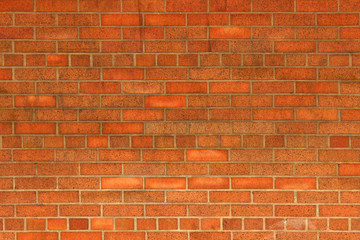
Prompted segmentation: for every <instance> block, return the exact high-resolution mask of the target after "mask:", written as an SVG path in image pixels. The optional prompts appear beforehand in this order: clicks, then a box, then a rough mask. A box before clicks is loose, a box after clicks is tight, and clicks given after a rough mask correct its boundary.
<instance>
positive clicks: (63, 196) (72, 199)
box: [38, 191, 79, 203]
mask: <svg viewBox="0 0 360 240" xmlns="http://www.w3.org/2000/svg"><path fill="white" fill-rule="evenodd" d="M38 198H39V202H40V203H77V202H79V193H78V192H75V191H71V192H66V191H61V192H60V191H59V192H39V196H38Z"/></svg>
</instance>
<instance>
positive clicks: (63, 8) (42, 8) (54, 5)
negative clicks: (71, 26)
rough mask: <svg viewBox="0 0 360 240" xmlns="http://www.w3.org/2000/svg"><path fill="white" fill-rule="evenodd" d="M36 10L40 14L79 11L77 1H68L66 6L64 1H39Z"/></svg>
mask: <svg viewBox="0 0 360 240" xmlns="http://www.w3.org/2000/svg"><path fill="white" fill-rule="evenodd" d="M36 10H37V11H39V12H74V11H77V1H76V0H66V4H64V2H63V1H59V0H56V1H51V2H48V1H46V0H38V1H37V2H36Z"/></svg>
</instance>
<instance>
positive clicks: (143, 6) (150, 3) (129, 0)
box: [122, 0, 164, 12]
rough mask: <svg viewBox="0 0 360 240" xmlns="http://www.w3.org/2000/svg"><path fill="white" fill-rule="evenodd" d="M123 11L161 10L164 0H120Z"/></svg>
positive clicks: (162, 9)
mask: <svg viewBox="0 0 360 240" xmlns="http://www.w3.org/2000/svg"><path fill="white" fill-rule="evenodd" d="M122 7H123V11H124V12H162V11H164V1H162V0H140V1H137V0H124V1H123V2H122Z"/></svg>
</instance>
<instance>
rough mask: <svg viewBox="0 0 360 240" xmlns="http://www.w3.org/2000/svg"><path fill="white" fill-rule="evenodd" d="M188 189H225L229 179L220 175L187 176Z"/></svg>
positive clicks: (227, 186)
mask: <svg viewBox="0 0 360 240" xmlns="http://www.w3.org/2000/svg"><path fill="white" fill-rule="evenodd" d="M189 188H190V189H227V188H229V179H228V178H224V177H222V178H220V177H197V178H195V177H193V178H189Z"/></svg>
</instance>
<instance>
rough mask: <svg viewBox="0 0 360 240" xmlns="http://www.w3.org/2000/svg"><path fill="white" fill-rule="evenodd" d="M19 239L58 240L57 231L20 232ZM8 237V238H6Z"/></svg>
mask: <svg viewBox="0 0 360 240" xmlns="http://www.w3.org/2000/svg"><path fill="white" fill-rule="evenodd" d="M17 236H18V239H19V240H35V239H46V240H58V234H57V233H39V232H26V233H25V232H22V233H21V232H20V233H18V234H17ZM5 239H7V238H5Z"/></svg>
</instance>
